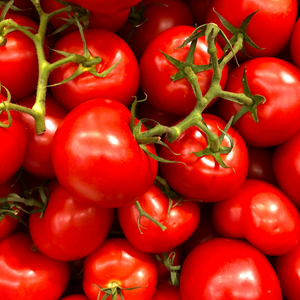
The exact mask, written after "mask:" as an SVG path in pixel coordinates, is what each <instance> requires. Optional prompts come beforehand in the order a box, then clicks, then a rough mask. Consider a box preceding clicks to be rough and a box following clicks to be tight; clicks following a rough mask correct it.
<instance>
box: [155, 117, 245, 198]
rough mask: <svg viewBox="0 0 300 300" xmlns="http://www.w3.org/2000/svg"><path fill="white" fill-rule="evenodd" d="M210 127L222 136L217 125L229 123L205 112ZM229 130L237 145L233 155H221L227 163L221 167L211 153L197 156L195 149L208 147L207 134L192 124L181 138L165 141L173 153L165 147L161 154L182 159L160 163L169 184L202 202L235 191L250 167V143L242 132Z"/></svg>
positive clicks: (227, 195)
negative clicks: (242, 136)
mask: <svg viewBox="0 0 300 300" xmlns="http://www.w3.org/2000/svg"><path fill="white" fill-rule="evenodd" d="M202 116H203V118H204V120H205V122H206V124H207V126H208V128H209V129H210V130H211V131H212V132H214V133H216V134H217V135H218V136H220V134H221V132H220V131H219V129H218V128H217V126H219V127H220V129H224V127H225V126H226V123H225V122H224V121H223V120H222V119H220V118H219V117H217V116H214V115H209V114H203V115H202ZM227 133H228V134H229V135H230V136H231V137H232V138H233V141H234V147H233V149H232V151H231V153H230V155H227V154H224V155H223V154H222V155H221V158H222V159H223V161H224V163H225V164H226V165H227V166H228V167H232V168H234V170H235V172H234V171H233V170H232V169H231V168H223V167H221V166H220V165H219V164H218V163H217V162H216V161H215V159H214V158H213V157H212V156H211V155H206V156H204V157H202V158H198V157H196V156H195V155H194V154H193V153H191V154H189V153H190V152H197V151H201V150H203V149H205V148H206V146H207V141H206V136H205V135H204V134H203V133H202V131H200V129H198V128H197V127H195V126H193V127H190V128H189V129H187V130H185V131H184V132H183V133H182V134H181V135H180V136H179V138H178V139H177V140H176V141H175V142H173V143H168V142H167V141H165V140H164V142H165V143H166V144H167V145H168V146H169V147H170V149H171V150H172V151H173V152H174V153H182V154H183V155H174V154H172V153H171V152H170V151H169V149H167V148H166V147H161V148H160V153H159V155H160V156H161V157H163V158H165V159H168V160H171V161H178V162H183V163H185V165H186V167H185V165H183V164H182V163H159V170H160V171H161V173H162V176H163V177H164V178H165V179H166V180H167V182H168V183H169V185H170V186H171V187H172V188H173V189H174V190H175V191H176V192H178V193H179V194H181V195H182V196H183V197H184V198H186V199H193V200H196V201H201V202H216V201H221V200H224V199H226V198H227V197H229V196H230V195H232V194H234V193H235V192H236V191H237V190H238V188H239V187H240V186H241V184H242V183H243V182H244V180H245V178H246V175H247V171H248V152H247V147H246V144H245V142H244V141H243V139H242V138H241V136H240V135H239V133H238V132H237V131H236V130H235V129H233V128H229V130H228V131H227ZM222 146H226V147H229V146H230V141H229V139H228V138H227V137H225V138H224V140H223V142H222Z"/></svg>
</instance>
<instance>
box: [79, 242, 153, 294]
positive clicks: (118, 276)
mask: <svg viewBox="0 0 300 300" xmlns="http://www.w3.org/2000/svg"><path fill="white" fill-rule="evenodd" d="M113 282H117V283H118V284H119V285H120V286H121V287H123V288H124V289H126V288H132V287H139V288H137V289H133V290H127V291H126V290H122V294H123V296H124V299H126V300H133V299H143V300H150V299H152V296H153V294H154V291H155V288H156V283H157V270H156V266H155V263H154V261H153V259H152V257H151V255H150V254H149V253H144V252H142V251H140V250H137V249H136V248H134V247H133V246H132V245H131V244H130V243H129V242H128V241H127V240H126V239H124V238H111V239H107V240H106V241H105V242H104V243H103V244H102V245H101V246H100V247H99V248H98V249H97V250H95V251H94V252H93V253H91V254H90V255H88V256H87V257H86V258H85V260H84V267H83V283H82V284H83V289H84V292H85V294H86V295H87V297H88V298H89V299H90V300H96V299H98V298H97V296H98V293H99V291H100V289H99V288H98V287H97V286H95V285H94V284H96V285H98V286H101V287H102V288H107V287H108V285H109V284H110V283H113ZM103 295H104V293H103V292H101V295H100V298H99V299H101V298H102V297H103ZM107 299H109V300H111V296H109V297H108V298H107ZM117 299H118V300H120V299H121V298H120V296H119V295H118V297H117Z"/></svg>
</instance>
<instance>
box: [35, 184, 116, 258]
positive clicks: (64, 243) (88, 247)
mask: <svg viewBox="0 0 300 300" xmlns="http://www.w3.org/2000/svg"><path fill="white" fill-rule="evenodd" d="M113 217H114V209H111V208H101V207H91V206H86V205H84V204H82V203H80V202H78V201H77V200H75V199H73V198H72V197H70V195H69V194H68V192H66V190H65V189H64V188H63V187H61V186H60V185H59V186H57V187H56V188H55V189H54V191H53V192H52V193H51V196H50V199H49V202H48V205H47V208H46V211H45V213H44V215H43V217H42V218H40V215H39V214H31V215H30V218H29V230H30V234H31V237H32V240H33V242H34V243H35V245H36V247H37V248H38V249H39V250H40V251H41V252H42V253H44V254H45V255H47V256H49V257H51V258H53V259H56V260H62V261H73V260H78V259H80V258H83V257H85V256H86V255H88V254H90V253H91V252H93V251H94V250H95V249H97V248H98V247H99V246H100V245H101V244H102V243H103V242H104V240H105V239H106V237H107V235H108V233H109V230H110V228H111V225H112V221H113Z"/></svg>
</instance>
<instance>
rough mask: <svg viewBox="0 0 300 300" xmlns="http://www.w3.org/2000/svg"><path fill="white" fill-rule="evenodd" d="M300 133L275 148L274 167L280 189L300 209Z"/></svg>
mask: <svg viewBox="0 0 300 300" xmlns="http://www.w3.org/2000/svg"><path fill="white" fill-rule="evenodd" d="M299 149H300V132H297V133H296V134H295V135H294V136H293V137H292V138H291V139H289V140H288V141H286V142H284V143H282V144H280V145H278V146H277V147H276V148H275V151H274V155H273V160H272V165H273V170H274V174H275V177H276V180H277V182H278V185H279V187H280V189H281V190H282V191H283V192H284V193H285V194H286V195H287V196H288V197H289V198H290V199H291V200H292V201H293V202H294V204H295V205H296V206H297V207H298V208H300V196H299V191H298V189H297V186H298V182H299V178H300V156H299Z"/></svg>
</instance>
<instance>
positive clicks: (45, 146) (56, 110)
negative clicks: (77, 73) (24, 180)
mask: <svg viewBox="0 0 300 300" xmlns="http://www.w3.org/2000/svg"><path fill="white" fill-rule="evenodd" d="M34 103H35V95H34V94H33V95H31V96H28V97H26V98H24V99H22V100H21V101H18V104H20V105H22V106H25V107H28V108H31V107H32V106H33V105H34ZM45 109H46V115H45V127H46V131H45V132H44V133H43V134H42V135H37V134H36V128H35V122H34V119H33V117H32V116H30V115H29V114H26V113H21V114H22V118H23V120H24V122H25V124H26V127H27V131H28V144H27V149H26V153H25V157H24V160H23V163H22V166H23V167H24V168H25V169H26V170H27V171H28V172H30V173H31V174H33V175H35V176H37V177H42V178H45V179H54V178H55V177H56V175H55V172H54V169H53V166H52V162H51V149H52V143H53V136H54V134H55V132H56V129H57V127H58V126H59V124H60V123H61V121H62V120H63V118H64V117H65V116H66V115H67V113H68V111H67V110H66V109H65V108H64V107H62V106H61V105H60V104H59V103H58V102H57V100H56V99H55V98H54V97H53V96H52V95H51V94H49V93H48V94H47V96H46V102H45Z"/></svg>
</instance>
